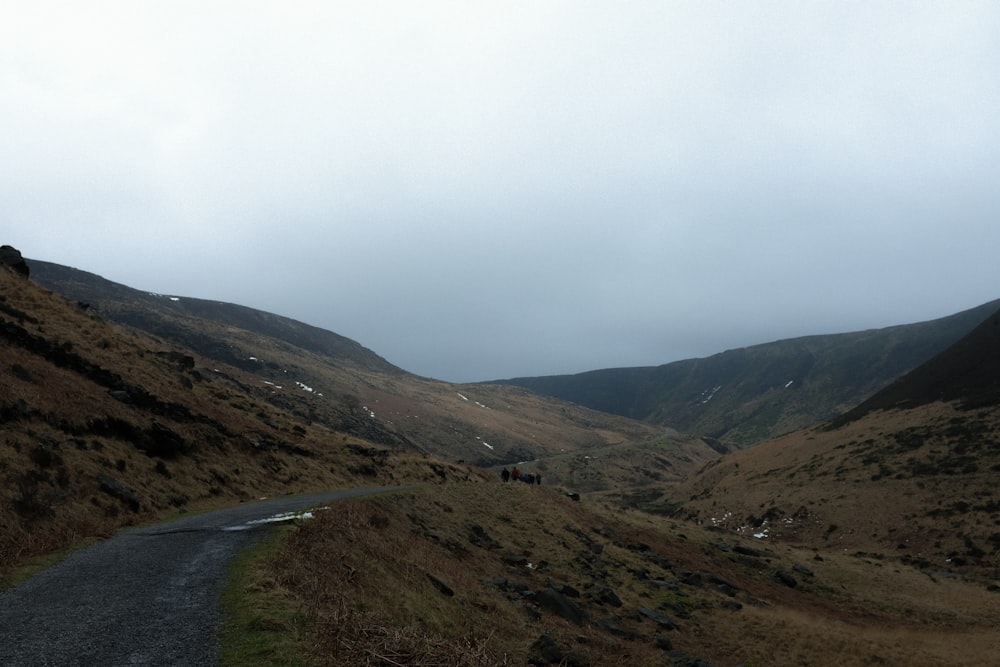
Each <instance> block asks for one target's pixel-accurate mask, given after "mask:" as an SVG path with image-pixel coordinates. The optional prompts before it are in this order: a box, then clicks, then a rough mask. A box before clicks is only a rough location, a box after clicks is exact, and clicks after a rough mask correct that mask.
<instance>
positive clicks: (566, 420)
mask: <svg viewBox="0 0 1000 667" xmlns="http://www.w3.org/2000/svg"><path fill="white" fill-rule="evenodd" d="M29 266H31V267H32V277H33V280H37V281H38V282H40V283H42V284H44V285H46V286H48V287H50V288H51V289H54V290H56V291H58V292H60V293H61V294H63V295H64V296H66V297H67V298H68V299H71V300H72V301H82V302H84V303H87V304H89V308H90V310H91V311H93V312H94V313H96V314H98V315H99V316H100V317H101V318H104V319H108V320H112V321H116V322H120V323H122V324H126V325H129V326H132V327H137V328H139V329H141V330H143V331H145V332H147V333H148V334H150V335H153V336H155V337H156V338H159V339H161V340H162V341H164V343H167V344H170V345H174V346H177V347H179V348H182V349H190V350H193V351H195V352H197V353H198V354H200V355H203V356H204V357H205V358H207V359H212V360H214V362H218V363H223V364H226V365H228V366H231V367H234V368H238V369H240V370H241V371H243V372H244V373H245V374H246V377H247V378H248V380H247V386H248V387H251V388H253V389H254V390H260V391H263V392H264V393H265V395H266V400H267V401H268V402H270V403H271V404H272V405H274V406H276V407H279V408H281V409H283V410H286V411H288V412H289V413H290V414H292V415H293V416H294V418H296V419H298V420H301V421H304V422H307V423H314V424H318V425H322V426H325V427H327V428H329V429H332V430H335V431H338V432H341V431H343V432H348V433H353V434H355V435H358V436H359V437H364V438H366V439H369V440H375V441H377V442H382V443H383V444H387V445H406V446H409V447H413V448H416V449H419V450H420V451H424V452H427V453H430V454H433V455H435V456H440V457H443V458H447V459H450V460H454V461H466V462H469V463H474V464H477V465H484V466H488V465H493V464H502V463H510V462H515V461H519V460H525V459H533V458H538V457H541V456H547V455H550V454H553V453H557V452H562V451H577V450H583V449H587V448H591V447H599V446H605V445H607V444H611V443H621V442H630V441H637V440H644V439H647V438H653V437H656V436H658V435H659V434H660V433H661V432H662V429H660V428H657V427H655V426H653V425H649V424H643V423H640V422H637V421H634V420H630V419H627V418H622V417H617V416H614V415H608V414H604V413H600V412H596V411H593V410H590V409H587V408H582V407H581V406H577V405H572V404H567V403H564V402H560V401H555V400H553V399H550V398H543V397H539V396H537V395H534V394H532V393H531V392H527V391H525V390H523V389H519V388H511V387H501V386H483V385H452V384H449V383H445V382H439V381H436V380H432V379H429V378H422V377H418V376H415V375H412V374H410V373H406V372H405V371H403V370H401V369H399V368H397V367H395V366H392V365H391V364H389V363H388V362H386V361H385V360H384V359H382V358H381V357H379V356H378V355H376V354H375V353H374V352H372V351H370V350H367V349H366V348H364V347H362V346H361V345H359V344H358V343H355V342H354V341H351V340H349V339H346V338H344V337H342V336H338V335H337V334H334V333H331V332H327V331H324V330H322V329H317V328H315V327H311V326H309V325H306V324H303V323H301V322H296V321H294V320H290V319H288V318H283V317H279V316H277V315H272V314H269V313H263V312H260V311H256V310H253V309H249V308H245V307H243V306H236V305H233V304H226V303H220V302H214V301H203V300H197V299H187V298H183V297H170V296H163V295H150V294H147V293H145V292H141V291H138V290H135V289H132V288H129V287H126V286H124V285H118V284H116V283H112V282H110V281H107V280H105V279H103V278H101V277H99V276H96V275H94V274H91V273H86V272H83V271H78V270H76V269H68V268H66V267H60V266H58V265H53V264H47V263H44V262H37V261H29Z"/></svg>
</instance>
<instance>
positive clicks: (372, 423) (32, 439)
mask: <svg viewBox="0 0 1000 667" xmlns="http://www.w3.org/2000/svg"><path fill="white" fill-rule="evenodd" d="M15 252H16V251H15ZM28 266H29V267H30V266H31V263H30V261H29V263H28ZM67 275H69V276H70V277H73V279H74V280H75V281H76V282H77V283H86V282H87V281H88V280H91V279H92V278H91V277H90V276H89V275H83V276H82V277H81V274H79V273H76V272H72V271H69V272H67ZM97 284H98V287H99V288H100V289H99V290H98V293H93V292H85V290H82V289H80V288H79V287H78V288H77V289H78V291H77V292H75V293H74V294H75V295H76V296H75V298H72V299H67V298H65V297H64V296H62V295H61V294H57V293H55V292H53V291H50V290H49V289H46V288H44V287H42V286H41V285H39V284H38V282H37V281H36V279H35V277H34V273H33V272H32V274H31V277H26V276H24V275H22V274H19V273H16V272H14V271H12V270H10V269H9V268H7V267H5V266H0V423H2V441H0V444H2V447H0V481H2V485H0V503H2V504H0V571H2V570H7V569H9V568H10V567H12V566H13V565H15V564H17V563H18V562H21V561H24V560H25V559H27V558H30V557H31V556H34V555H37V554H41V553H47V552H51V551H53V550H55V549H58V548H61V547H64V546H67V545H69V544H72V543H74V542H76V541H77V540H79V539H82V538H84V537H88V536H97V535H102V534H107V533H108V532H109V531H113V530H115V529H117V528H118V527H120V526H122V525H129V524H133V523H136V522H139V521H145V520H149V519H150V518H153V517H157V516H163V515H165V514H170V513H175V512H177V511H187V510H188V509H193V508H197V507H202V506H207V505H212V504H217V503H232V502H238V501H240V500H243V499H247V498H253V497H259V496H262V495H273V494H277V493H292V492H301V491H307V490H313V489H323V488H330V487H342V486H362V485H371V484H374V483H405V482H410V481H430V480H437V481H444V480H446V479H449V478H450V477H452V476H459V477H462V478H466V477H469V476H473V477H475V476H480V475H482V474H483V472H482V471H481V470H479V469H474V468H470V467H468V466H467V465H465V464H462V463H459V462H460V461H462V460H464V461H468V462H470V463H471V462H476V461H477V462H483V461H485V462H507V461H511V460H518V459H520V458H534V457H535V456H536V455H544V454H547V453H550V452H559V451H567V452H572V451H582V450H585V449H587V448H591V447H603V446H606V445H608V444H609V443H626V442H630V441H631V440H632V439H633V438H634V439H636V440H640V441H641V440H645V439H647V438H651V437H653V436H657V435H659V433H660V429H656V428H654V427H652V426H649V425H645V424H640V423H636V422H631V421H629V420H626V419H622V418H619V417H614V416H609V415H603V414H601V413H596V412H592V411H589V410H586V409H582V408H579V407H578V406H570V405H565V404H561V403H558V402H554V401H552V400H551V399H544V398H541V397H537V396H534V395H532V394H530V393H529V392H525V391H524V390H521V389H517V388H510V387H495V388H490V389H489V390H483V389H481V388H476V387H471V388H468V389H465V388H460V387H455V386H451V385H447V384H445V383H440V382H435V381H432V380H428V379H424V378H418V377H415V376H411V375H409V374H407V373H405V372H403V371H401V370H400V369H397V368H395V367H393V366H391V365H390V364H388V363H387V362H385V361H384V360H382V359H380V358H379V357H378V356H377V355H375V354H374V353H371V352H369V351H367V350H364V348H362V347H361V346H360V345H357V344H356V343H353V342H352V341H349V340H347V339H344V338H341V337H338V336H336V335H335V334H329V333H327V332H323V331H321V330H317V329H314V328H310V327H307V326H305V325H301V324H299V323H295V322H292V321H289V320H285V319H283V318H278V317H276V316H273V315H268V314H266V313H259V312H257V311H252V310H250V309H245V308H241V307H238V306H224V305H219V306H218V307H215V306H213V305H212V304H211V303H210V302H201V303H196V304H186V303H185V301H186V300H181V299H176V300H175V299H174V298H169V297H158V296H150V295H142V294H141V293H138V292H136V291H134V290H129V289H128V288H124V287H120V286H114V285H110V286H109V285H108V284H106V282H101V281H98V282H97ZM102 290H103V291H102ZM85 294H87V295H91V296H100V295H102V294H103V297H102V298H104V299H105V301H102V302H98V301H97V300H96V299H92V300H87V301H84V300H83V299H81V298H79V297H80V296H83V295H85ZM116 294H117V296H115V295H116ZM104 304H109V310H110V311H112V312H117V311H116V310H115V309H116V308H119V309H120V310H121V312H126V313H131V314H132V315H131V316H132V317H134V318H135V320H136V321H139V320H141V321H143V322H145V323H146V324H147V325H148V326H150V328H151V329H155V331H153V332H152V333H148V332H144V331H142V330H140V329H137V328H133V327H132V326H128V325H126V324H123V323H117V322H115V321H114V320H112V319H111V318H110V317H106V316H105V314H104V311H103V309H104V307H105V305H104ZM143 304H145V305H143ZM205 313H210V314H212V318H214V319H212V318H209V319H204V318H203V317H202V315H203V314H205ZM237 322H238V323H239V324H240V325H243V326H247V327H252V328H250V329H245V328H242V326H238V325H237ZM269 333H270V334H272V335H268V334H269ZM285 336H287V338H285ZM189 342H190V343H194V344H195V346H196V347H198V349H199V350H200V351H195V350H193V349H191V348H189V347H185V346H184V344H185V343H189ZM463 392H464V393H463ZM704 451H705V452H706V454H705V456H706V457H708V456H714V455H715V454H714V452H713V451H712V450H711V449H709V448H708V447H707V446H706V447H705V448H704ZM667 456H670V454H669V453H668V454H667ZM448 461H450V462H448ZM691 463H692V467H693V464H694V463H695V461H693V460H692V461H691ZM678 465H679V466H680V467H683V466H684V465H686V464H685V462H684V461H678ZM0 574H2V572H0Z"/></svg>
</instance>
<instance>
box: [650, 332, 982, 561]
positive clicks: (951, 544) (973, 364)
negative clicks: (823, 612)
mask: <svg viewBox="0 0 1000 667" xmlns="http://www.w3.org/2000/svg"><path fill="white" fill-rule="evenodd" d="M998 471H1000V313H994V314H993V315H991V316H990V317H989V318H987V319H986V320H985V321H984V322H982V324H980V325H979V326H978V327H976V328H975V329H974V330H973V331H972V332H971V333H969V334H968V335H966V336H965V337H963V338H962V339H961V340H959V341H958V342H956V343H955V344H954V345H952V346H951V347H949V348H948V349H947V350H945V351H943V352H942V353H940V354H939V355H937V356H935V357H934V358H933V359H931V360H930V361H928V362H927V363H925V364H923V365H921V366H919V367H918V368H916V369H914V370H913V371H911V372H910V373H908V374H907V375H905V376H904V377H902V378H900V379H899V380H897V381H896V382H894V383H892V384H891V385H890V386H888V387H887V388H885V389H883V390H882V391H880V392H878V393H877V394H875V395H874V396H872V397H871V398H870V399H869V400H868V401H866V402H865V403H863V404H861V405H860V406H858V407H857V408H856V409H854V410H851V411H849V412H847V413H846V414H845V415H843V416H842V417H840V418H838V419H835V420H832V421H831V422H829V423H827V424H824V425H821V426H817V427H814V428H812V429H809V430H804V431H799V432H796V433H791V434H788V435H786V436H783V437H780V438H776V439H773V440H769V441H766V442H762V443H759V444H757V445H755V446H754V447H751V448H748V449H745V450H742V451H739V452H736V453H734V454H731V455H728V456H725V457H722V458H720V459H717V460H715V461H711V462H709V463H708V464H706V465H705V466H704V467H703V468H701V469H700V470H699V471H698V472H697V473H696V474H694V475H692V476H690V477H689V478H688V479H687V480H685V481H684V482H682V483H681V484H680V485H678V486H677V487H675V488H673V489H670V490H669V491H668V493H667V500H666V501H665V500H664V499H658V501H659V502H660V503H661V504H664V503H665V502H669V501H672V502H674V503H676V505H677V506H678V507H683V509H682V510H681V511H680V514H681V515H683V516H686V517H688V518H693V519H696V520H698V521H701V522H705V523H707V524H710V525H713V526H716V527H719V528H726V529H731V530H735V531H737V532H742V533H744V534H755V535H758V536H760V537H761V538H762V539H765V540H768V541H782V542H790V543H794V544H798V545H800V546H807V547H810V548H831V547H836V548H840V549H844V550H845V551H848V552H852V551H857V552H859V553H865V554H872V555H875V556H876V557H877V558H879V559H880V560H881V559H886V560H888V559H890V558H898V559H900V561H901V562H903V563H904V564H910V565H916V566H918V567H920V568H922V569H925V570H926V571H928V572H936V571H949V572H955V571H958V572H961V573H962V574H963V576H964V575H972V576H980V577H982V576H985V577H991V578H992V577H995V576H996V572H998V571H1000V570H997V568H998V567H1000V531H998V530H997V527H998V526H1000V494H998V492H997V486H996V474H997V472H998Z"/></svg>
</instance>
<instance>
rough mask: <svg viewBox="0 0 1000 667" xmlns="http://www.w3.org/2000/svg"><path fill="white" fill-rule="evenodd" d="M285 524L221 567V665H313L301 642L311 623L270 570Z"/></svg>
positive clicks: (307, 636) (285, 533) (309, 632)
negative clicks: (227, 564)
mask: <svg viewBox="0 0 1000 667" xmlns="http://www.w3.org/2000/svg"><path fill="white" fill-rule="evenodd" d="M290 530H293V528H291V527H290V526H282V527H280V528H275V529H272V530H271V531H270V532H269V533H268V535H267V537H265V538H263V539H262V540H260V541H259V542H255V543H253V544H251V545H250V546H248V547H246V548H245V549H243V550H242V551H241V552H240V554H239V555H238V556H237V557H236V558H234V559H233V560H232V562H231V563H230V564H229V566H228V568H227V570H226V579H225V582H224V587H223V591H222V600H221V608H222V617H223V625H222V629H221V631H220V633H219V644H220V646H219V664H220V665H221V666H222V667H267V666H268V665H274V666H278V665H281V666H283V667H312V666H313V665H315V664H316V663H315V662H313V661H311V660H310V659H309V658H308V653H307V650H306V647H305V643H306V642H308V641H310V639H311V636H312V634H313V632H314V630H313V622H312V621H311V620H310V619H309V618H308V617H307V616H306V615H305V614H303V613H302V611H301V607H300V605H299V604H298V603H297V602H296V601H295V599H294V598H292V597H291V596H290V595H289V594H288V592H287V591H286V590H284V589H283V587H282V586H281V585H280V584H279V582H277V581H276V580H275V579H274V577H273V576H271V575H270V574H269V572H270V571H271V570H272V569H273V565H272V561H273V559H275V558H279V557H280V555H281V550H282V549H283V545H284V542H285V539H286V537H287V536H288V533H289V531H290Z"/></svg>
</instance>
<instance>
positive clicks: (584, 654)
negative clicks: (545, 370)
mask: <svg viewBox="0 0 1000 667" xmlns="http://www.w3.org/2000/svg"><path fill="white" fill-rule="evenodd" d="M254 571H255V579H254V583H252V584H250V585H249V586H247V587H246V588H245V589H244V590H245V592H246V593H247V594H248V596H249V597H248V598H247V600H246V601H245V604H248V605H251V606H252V607H253V608H254V609H258V610H270V611H260V612H259V614H258V615H256V616H255V617H254V618H252V619H250V620H248V621H247V625H248V628H245V629H250V628H265V629H267V630H268V631H270V632H272V633H273V634H274V635H275V636H280V637H287V636H290V635H294V636H297V637H298V649H297V651H298V654H299V655H302V656H304V657H303V663H302V664H315V665H346V664H351V665H396V664H400V665H402V664H405V665H439V666H440V665H463V666H471V665H477V666H485V665H526V664H535V665H549V664H552V665H557V664H558V665H593V666H594V667H597V666H599V665H600V666H603V665H629V666H633V665H720V666H721V665H825V664H836V665H871V664H890V665H911V666H931V665H934V666H938V667H940V666H943V665H955V666H958V665H963V666H964V665H971V664H991V663H992V661H993V660H994V658H995V655H996V653H995V651H996V635H995V628H996V624H997V622H998V621H1000V605H997V595H998V594H997V593H995V592H991V591H990V590H988V589H987V587H986V586H985V585H983V584H973V583H969V582H966V581H962V580H960V579H957V578H953V577H945V576H928V575H926V574H924V573H922V572H920V571H918V570H917V569H915V568H913V567H909V566H902V565H900V564H899V563H898V562H889V561H885V560H881V559H879V558H877V557H874V556H870V555H865V554H855V553H853V552H852V553H846V552H844V551H843V550H842V549H840V548H834V549H830V550H812V549H797V548H793V547H790V546H787V545H784V544H781V543H769V542H762V541H760V540H755V539H753V538H751V537H741V536H739V535H736V534H734V533H729V532H721V531H717V530H706V529H705V528H703V527H698V526H695V525H693V524H688V523H685V522H682V521H677V520H671V519H667V518H664V517H655V516H651V515H647V514H643V513H640V512H624V513H623V512H621V511H620V510H617V509H613V508H610V507H607V506H604V505H603V504H599V503H592V502H589V501H588V500H587V499H586V498H585V499H584V500H583V501H581V502H573V501H571V500H570V499H568V498H567V497H565V496H564V495H561V494H559V493H558V492H557V491H555V490H553V489H550V488H548V487H544V486H542V487H538V486H528V485H525V484H507V485H503V484H500V483H499V482H496V481H493V482H490V483H487V484H467V483H455V484H445V485H441V486H438V487H435V488H422V489H416V490H411V491H407V492H405V493H397V494H387V495H384V496H380V497H377V498H366V499H359V500H352V501H350V502H349V503H346V504H345V505H343V506H337V507H335V508H331V510H330V511H325V512H322V511H321V512H318V513H317V518H316V519H315V520H312V521H305V522H303V523H301V524H300V525H299V526H297V527H295V528H293V529H291V532H290V533H288V534H287V535H286V541H285V542H284V546H283V547H282V548H281V549H280V551H278V552H277V553H274V554H272V555H271V556H269V557H267V558H266V559H264V560H263V561H260V562H258V563H257V564H256V569H255V570H254ZM280 610H284V611H283V612H281V611H280ZM293 611H294V614H295V615H294V616H293V617H290V616H289V614H290V612H293ZM258 638H259V637H258ZM288 659H289V654H288V653H287V649H286V650H285V651H283V652H282V653H279V654H274V653H272V654H269V653H268V652H267V651H266V650H265V651H262V652H257V653H255V654H254V656H253V659H252V662H240V661H239V660H236V661H235V663H236V664H255V665H264V664H275V665H277V664H286V663H287V660H288Z"/></svg>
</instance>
